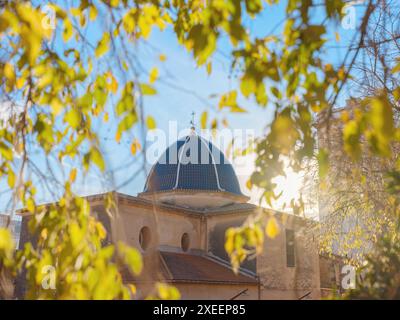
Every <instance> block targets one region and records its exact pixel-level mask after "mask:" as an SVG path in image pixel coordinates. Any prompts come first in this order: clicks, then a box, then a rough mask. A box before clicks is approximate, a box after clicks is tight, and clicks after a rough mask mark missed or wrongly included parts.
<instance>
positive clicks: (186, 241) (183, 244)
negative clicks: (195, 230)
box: [181, 232, 190, 252]
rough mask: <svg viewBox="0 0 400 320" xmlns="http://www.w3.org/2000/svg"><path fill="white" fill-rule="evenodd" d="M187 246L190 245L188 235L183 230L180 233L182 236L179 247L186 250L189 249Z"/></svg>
mask: <svg viewBox="0 0 400 320" xmlns="http://www.w3.org/2000/svg"><path fill="white" fill-rule="evenodd" d="M189 247H190V237H189V235H188V234H187V233H186V232H185V233H184V234H183V235H182V238H181V248H182V250H183V251H184V252H186V251H188V250H189Z"/></svg>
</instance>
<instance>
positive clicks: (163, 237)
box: [114, 204, 203, 249]
mask: <svg viewBox="0 0 400 320" xmlns="http://www.w3.org/2000/svg"><path fill="white" fill-rule="evenodd" d="M144 226H147V227H148V228H149V229H150V232H151V238H152V245H155V246H159V245H162V246H170V247H176V248H178V249H180V248H181V238H182V235H183V234H184V233H187V234H188V235H189V238H190V249H203V247H202V243H201V234H202V233H201V221H200V218H198V217H191V216H190V215H188V214H186V215H185V214H180V213H174V212H171V211H166V210H162V209H157V210H155V211H153V210H152V209H150V208H144V207H135V206H134V205H130V204H122V205H120V207H119V220H118V221H116V226H115V229H114V231H115V234H116V235H117V237H118V238H119V239H120V240H124V241H127V243H128V244H129V245H131V246H134V247H137V248H140V244H139V234H140V230H141V229H142V228H143V227H144Z"/></svg>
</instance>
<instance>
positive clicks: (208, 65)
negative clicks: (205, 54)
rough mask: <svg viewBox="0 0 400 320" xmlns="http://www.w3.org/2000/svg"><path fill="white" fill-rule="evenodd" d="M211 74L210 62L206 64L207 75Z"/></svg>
mask: <svg viewBox="0 0 400 320" xmlns="http://www.w3.org/2000/svg"><path fill="white" fill-rule="evenodd" d="M211 72H212V64H211V62H208V63H207V74H208V75H210V74H211Z"/></svg>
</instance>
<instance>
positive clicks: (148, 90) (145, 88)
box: [140, 83, 157, 96]
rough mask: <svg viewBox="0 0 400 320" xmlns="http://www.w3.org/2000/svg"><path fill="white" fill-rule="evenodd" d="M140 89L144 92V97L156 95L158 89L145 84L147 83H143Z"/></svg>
mask: <svg viewBox="0 0 400 320" xmlns="http://www.w3.org/2000/svg"><path fill="white" fill-rule="evenodd" d="M140 89H141V91H142V94H143V95H145V96H146V95H147V96H152V95H155V94H156V93H157V91H156V89H154V88H153V87H152V86H150V85H148V84H145V83H141V84H140Z"/></svg>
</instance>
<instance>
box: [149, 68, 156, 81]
mask: <svg viewBox="0 0 400 320" xmlns="http://www.w3.org/2000/svg"><path fill="white" fill-rule="evenodd" d="M157 78H158V69H157V68H155V67H154V68H153V69H151V71H150V76H149V82H150V83H154V82H155V81H156V80H157Z"/></svg>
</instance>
